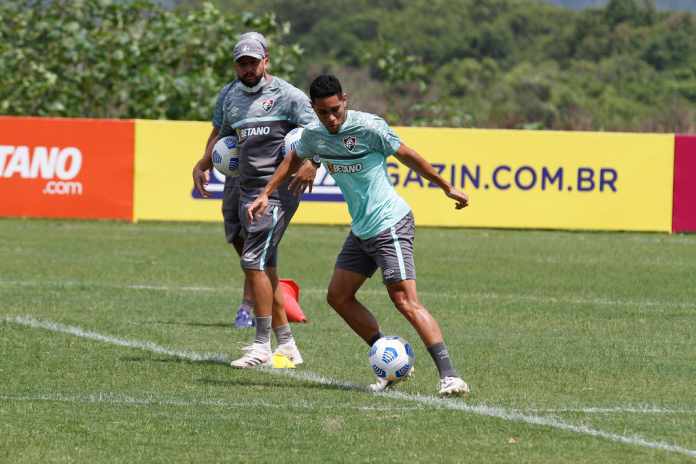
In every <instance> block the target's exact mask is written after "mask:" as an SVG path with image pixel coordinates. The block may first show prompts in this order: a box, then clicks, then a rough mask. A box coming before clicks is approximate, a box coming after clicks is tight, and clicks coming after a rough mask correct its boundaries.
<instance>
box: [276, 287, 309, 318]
mask: <svg viewBox="0 0 696 464" xmlns="http://www.w3.org/2000/svg"><path fill="white" fill-rule="evenodd" d="M278 285H280V289H281V291H282V292H283V299H284V300H285V314H287V316H288V321H289V322H307V318H306V317H305V315H304V313H303V312H302V308H300V286H299V285H297V282H295V281H294V280H292V279H278Z"/></svg>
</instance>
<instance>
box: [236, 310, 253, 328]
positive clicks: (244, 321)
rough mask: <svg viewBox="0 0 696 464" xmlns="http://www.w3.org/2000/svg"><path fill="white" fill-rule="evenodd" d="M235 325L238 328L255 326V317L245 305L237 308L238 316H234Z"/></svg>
mask: <svg viewBox="0 0 696 464" xmlns="http://www.w3.org/2000/svg"><path fill="white" fill-rule="evenodd" d="M234 326H235V327H236V328H237V329H248V328H251V327H254V317H253V316H252V315H251V314H250V313H249V311H248V310H247V309H246V308H245V307H244V306H240V307H239V309H238V310H237V317H235V318H234Z"/></svg>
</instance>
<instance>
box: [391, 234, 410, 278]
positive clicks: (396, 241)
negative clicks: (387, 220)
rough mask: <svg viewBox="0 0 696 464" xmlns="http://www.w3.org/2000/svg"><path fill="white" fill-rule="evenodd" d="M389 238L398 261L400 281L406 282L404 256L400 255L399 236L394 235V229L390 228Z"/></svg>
mask: <svg viewBox="0 0 696 464" xmlns="http://www.w3.org/2000/svg"><path fill="white" fill-rule="evenodd" d="M389 230H390V231H391V236H392V238H393V239H394V249H395V250H396V258H397V259H398V260H399V272H400V273H401V280H406V266H405V265H404V255H402V254H401V245H399V236H398V235H396V229H395V228H394V227H391V228H390V229H389Z"/></svg>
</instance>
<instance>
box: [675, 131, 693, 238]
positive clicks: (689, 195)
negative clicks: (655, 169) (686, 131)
mask: <svg viewBox="0 0 696 464" xmlns="http://www.w3.org/2000/svg"><path fill="white" fill-rule="evenodd" d="M673 204H674V209H673V213H672V232H696V135H677V138H676V140H675V144H674V203H673Z"/></svg>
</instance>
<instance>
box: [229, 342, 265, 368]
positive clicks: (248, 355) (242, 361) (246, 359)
mask: <svg viewBox="0 0 696 464" xmlns="http://www.w3.org/2000/svg"><path fill="white" fill-rule="evenodd" d="M250 348H251V349H249V350H246V351H245V352H244V355H243V356H242V357H241V358H239V359H235V360H234V361H232V362H231V363H230V365H231V366H232V367H235V368H237V369H249V368H254V367H266V366H270V365H271V347H270V346H269V345H262V344H261V343H254V344H253V345H251V347H250Z"/></svg>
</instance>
